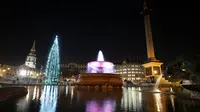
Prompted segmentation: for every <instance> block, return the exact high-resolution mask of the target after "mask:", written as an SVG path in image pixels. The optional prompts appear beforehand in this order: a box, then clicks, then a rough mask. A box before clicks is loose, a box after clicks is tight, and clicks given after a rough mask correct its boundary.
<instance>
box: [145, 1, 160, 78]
mask: <svg viewBox="0 0 200 112" xmlns="http://www.w3.org/2000/svg"><path fill="white" fill-rule="evenodd" d="M150 13H151V9H149V8H148V6H147V0H144V6H143V11H142V14H143V15H144V25H145V36H146V45H147V56H148V60H147V62H146V63H144V64H143V66H144V68H145V75H146V77H147V78H151V77H155V78H157V77H158V76H159V75H161V74H162V71H161V65H162V64H163V63H162V62H160V61H159V60H157V59H156V57H155V52H154V45H153V39H152V32H151V24H150Z"/></svg>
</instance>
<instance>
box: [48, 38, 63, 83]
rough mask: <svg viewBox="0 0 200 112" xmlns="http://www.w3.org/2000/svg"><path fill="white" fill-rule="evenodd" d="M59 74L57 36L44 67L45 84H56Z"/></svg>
mask: <svg viewBox="0 0 200 112" xmlns="http://www.w3.org/2000/svg"><path fill="white" fill-rule="evenodd" d="M59 74H60V54H59V45H58V36H56V38H55V40H54V43H53V45H52V47H51V50H50V52H49V56H48V60H47V63H46V69H45V84H58V80H59Z"/></svg>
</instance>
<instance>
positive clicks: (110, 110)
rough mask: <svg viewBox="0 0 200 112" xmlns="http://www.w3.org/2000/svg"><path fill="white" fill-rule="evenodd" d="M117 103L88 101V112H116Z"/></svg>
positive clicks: (111, 101)
mask: <svg viewBox="0 0 200 112" xmlns="http://www.w3.org/2000/svg"><path fill="white" fill-rule="evenodd" d="M114 111H115V102H114V101H113V100H104V101H103V102H97V101H95V100H94V101H88V102H87V104H86V112H114Z"/></svg>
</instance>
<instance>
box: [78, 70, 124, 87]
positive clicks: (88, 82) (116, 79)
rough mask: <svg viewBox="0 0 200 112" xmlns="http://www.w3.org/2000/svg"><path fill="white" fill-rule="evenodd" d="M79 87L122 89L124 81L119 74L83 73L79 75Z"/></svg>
mask: <svg viewBox="0 0 200 112" xmlns="http://www.w3.org/2000/svg"><path fill="white" fill-rule="evenodd" d="M77 85H81V86H112V87H121V86H122V85H123V81H122V78H121V77H120V75H119V74H111V73H83V74H79V78H78V80H77Z"/></svg>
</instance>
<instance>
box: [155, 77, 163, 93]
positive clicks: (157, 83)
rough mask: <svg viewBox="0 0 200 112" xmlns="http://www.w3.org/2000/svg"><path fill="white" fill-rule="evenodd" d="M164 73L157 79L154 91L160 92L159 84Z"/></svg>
mask: <svg viewBox="0 0 200 112" xmlns="http://www.w3.org/2000/svg"><path fill="white" fill-rule="evenodd" d="M162 76H163V74H161V75H160V76H159V77H158V79H157V80H156V84H155V86H154V89H153V91H154V92H160V90H159V89H158V87H159V85H160V80H161V79H162Z"/></svg>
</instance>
